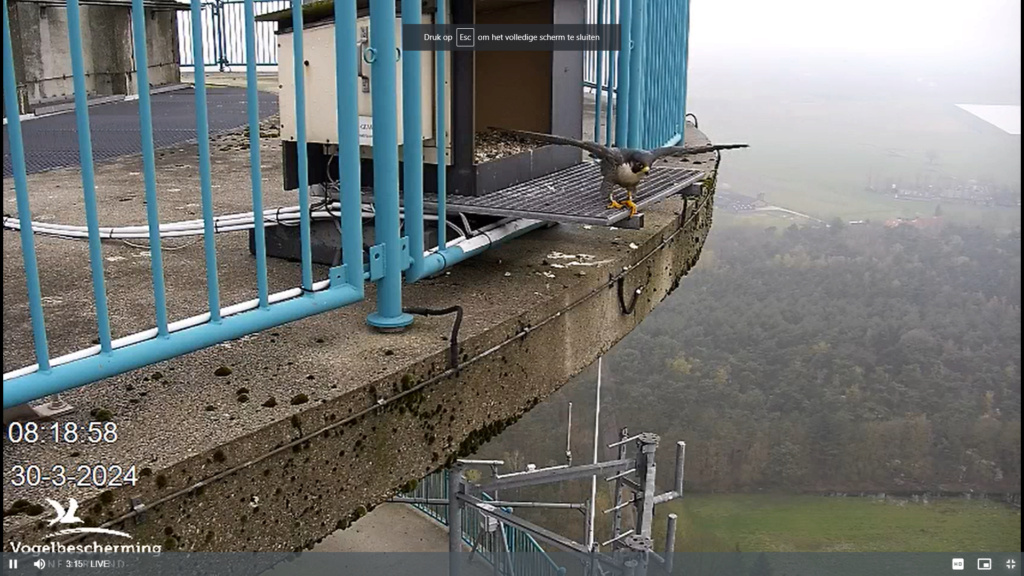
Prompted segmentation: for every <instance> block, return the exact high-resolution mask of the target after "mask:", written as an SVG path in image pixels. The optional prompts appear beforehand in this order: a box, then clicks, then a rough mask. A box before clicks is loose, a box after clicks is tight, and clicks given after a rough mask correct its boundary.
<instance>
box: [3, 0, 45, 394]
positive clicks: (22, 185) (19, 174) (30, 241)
mask: <svg viewBox="0 0 1024 576" xmlns="http://www.w3.org/2000/svg"><path fill="white" fill-rule="evenodd" d="M8 14H9V12H8V10H7V0H4V45H3V60H4V111H5V112H6V117H7V130H8V141H9V142H10V154H11V165H12V167H13V168H14V190H15V196H16V199H17V206H18V219H19V222H20V223H21V258H22V265H23V266H24V269H25V284H26V288H27V290H28V306H29V316H30V318H31V319H32V340H33V345H34V347H35V354H36V365H37V366H38V367H39V370H41V371H44V372H47V371H49V370H50V351H49V346H48V345H47V343H46V324H45V321H44V319H43V298H42V291H41V289H40V286H39V266H38V263H37V260H36V244H35V237H34V236H33V235H32V210H31V208H30V207H29V200H28V178H27V175H26V173H25V148H24V142H23V140H22V138H21V116H20V114H21V110H20V109H19V107H18V87H17V84H16V83H15V79H14V78H15V76H14V50H13V49H12V47H11V23H10V22H9V20H8ZM4 387H5V388H6V385H5V386H4ZM6 407H7V405H6V404H4V408H6Z"/></svg>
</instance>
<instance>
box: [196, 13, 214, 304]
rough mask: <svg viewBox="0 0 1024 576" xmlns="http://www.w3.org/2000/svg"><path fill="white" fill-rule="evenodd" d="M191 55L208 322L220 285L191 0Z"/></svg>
mask: <svg viewBox="0 0 1024 576" xmlns="http://www.w3.org/2000/svg"><path fill="white" fill-rule="evenodd" d="M191 13H192V58H193V60H194V61H195V63H194V70H195V80H194V82H195V87H196V137H197V140H198V141H199V190H200V194H201V196H202V205H203V253H204V255H205V257H206V296H207V303H208V305H209V307H210V321H211V322H220V285H219V282H218V281H217V243H216V240H215V239H214V234H215V232H216V230H214V227H213V189H212V186H211V182H210V121H209V117H208V111H207V109H206V61H205V58H203V6H202V3H201V1H200V0H191Z"/></svg>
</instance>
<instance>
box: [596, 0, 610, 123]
mask: <svg viewBox="0 0 1024 576" xmlns="http://www.w3.org/2000/svg"><path fill="white" fill-rule="evenodd" d="M602 24H604V0H597V30H598V34H600V33H601V25H602ZM594 55H595V56H596V57H597V79H596V80H597V81H596V82H594V95H595V98H594V142H600V141H601V97H602V95H603V94H604V50H601V41H600V40H599V41H598V43H597V50H596V51H595V52H594ZM611 105H612V99H611V94H610V93H609V95H608V107H609V108H610V107H611Z"/></svg>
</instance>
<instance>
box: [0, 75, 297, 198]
mask: <svg viewBox="0 0 1024 576" xmlns="http://www.w3.org/2000/svg"><path fill="white" fill-rule="evenodd" d="M259 99H260V106H259V108H260V118H266V117H267V116H270V115H271V114H274V113H275V112H277V96H276V95H274V94H270V93H265V92H260V94H259ZM151 101H152V106H153V143H154V144H155V146H156V147H157V148H165V147H168V146H173V145H175V144H181V143H182V142H188V141H189V140H195V139H196V116H195V114H196V107H195V90H193V89H191V88H189V89H183V90H175V91H173V92H162V93H158V94H153V96H152V98H151ZM206 102H207V108H208V109H209V111H210V114H209V120H210V133H211V134H215V133H217V132H224V131H228V130H234V129H236V128H240V127H242V126H244V125H246V124H247V123H248V117H247V112H246V94H245V89H244V88H215V87H211V88H208V89H207V91H206ZM89 121H90V122H89V126H90V132H91V134H92V148H93V159H94V160H95V161H97V162H99V161H101V160H108V159H111V158H117V157H119V156H129V155H132V154H141V153H142V138H141V137H140V133H139V103H138V101H137V100H136V101H130V102H125V101H121V102H112V103H107V104H97V105H95V106H90V107H89ZM21 133H22V139H23V140H24V143H25V164H26V169H27V171H28V173H29V174H32V173H35V172H43V171H46V170H53V169H55V168H64V167H68V166H78V130H77V128H76V125H75V113H74V112H66V113H62V114H56V115H52V116H43V117H41V118H36V119H34V120H31V121H29V122H22V124H21ZM3 145H4V178H7V177H9V176H11V174H12V168H11V155H10V152H9V150H10V145H9V143H8V139H7V126H6V125H5V126H4V130H3Z"/></svg>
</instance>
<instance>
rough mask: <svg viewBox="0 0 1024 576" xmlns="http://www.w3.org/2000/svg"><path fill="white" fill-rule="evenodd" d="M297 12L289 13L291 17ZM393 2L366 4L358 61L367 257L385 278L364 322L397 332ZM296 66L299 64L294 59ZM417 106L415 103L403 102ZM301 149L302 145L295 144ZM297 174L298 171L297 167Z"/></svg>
mask: <svg viewBox="0 0 1024 576" xmlns="http://www.w3.org/2000/svg"><path fill="white" fill-rule="evenodd" d="M297 12H301V10H294V11H293V13H297ZM396 17H397V15H396V11H395V2H394V0H370V30H371V34H370V48H368V49H366V50H364V51H363V59H364V61H367V62H368V63H369V64H370V73H371V75H372V78H373V80H372V82H371V84H370V100H371V105H372V106H373V203H374V208H375V210H376V212H377V216H376V218H374V242H376V243H377V245H378V247H380V246H382V249H379V250H378V251H376V252H373V253H372V254H371V256H370V258H371V263H372V261H373V260H379V259H383V265H384V266H383V268H384V274H383V275H382V277H381V278H380V279H378V280H377V310H376V312H374V313H373V314H371V315H370V317H369V318H367V322H368V323H369V324H370V325H371V326H374V327H376V328H380V329H397V328H402V327H404V326H408V325H409V324H411V323H412V316H410V315H409V314H406V313H404V312H402V271H403V270H404V269H405V268H406V266H404V263H403V262H402V257H403V256H402V239H401V236H400V235H399V221H398V204H399V202H398V119H397V114H396V106H397V95H396V94H395V91H396V89H397V87H396V85H395V84H396V74H397V72H398V67H397V66H396V60H398V59H399V53H398V48H397V43H396V40H395V19H396ZM296 61H298V60H297V59H296ZM403 105H404V106H405V107H407V108H408V107H410V106H412V107H418V106H419V105H420V103H419V102H408V101H406V102H403ZM300 146H301V144H300ZM300 170H301V167H300Z"/></svg>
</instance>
